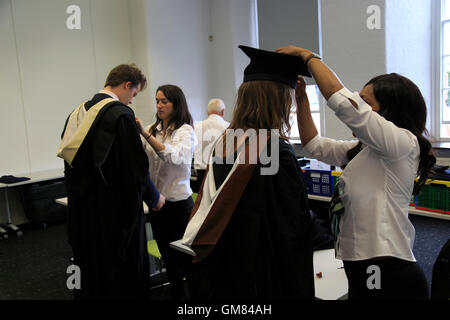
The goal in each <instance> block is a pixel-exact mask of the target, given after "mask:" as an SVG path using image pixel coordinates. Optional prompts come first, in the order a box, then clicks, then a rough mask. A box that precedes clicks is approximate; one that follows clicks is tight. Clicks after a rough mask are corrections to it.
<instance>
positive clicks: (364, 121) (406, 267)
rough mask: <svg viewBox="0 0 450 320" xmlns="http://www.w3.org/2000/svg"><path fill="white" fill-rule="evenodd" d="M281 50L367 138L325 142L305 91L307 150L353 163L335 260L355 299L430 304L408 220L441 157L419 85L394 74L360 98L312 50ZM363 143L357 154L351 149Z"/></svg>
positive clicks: (302, 113) (344, 181)
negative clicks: (434, 148) (434, 144)
mask: <svg viewBox="0 0 450 320" xmlns="http://www.w3.org/2000/svg"><path fill="white" fill-rule="evenodd" d="M277 52H280V53H285V54H291V55H293V56H297V57H301V58H302V59H303V60H304V62H305V64H306V65H307V67H308V68H309V70H310V71H311V73H312V75H313V77H314V79H315V81H316V83H317V85H318V86H319V89H320V91H321V92H322V94H323V96H324V98H325V99H326V100H327V101H328V106H329V107H330V108H331V109H333V111H334V112H335V113H336V116H337V117H338V118H339V119H340V120H341V121H342V122H344V123H345V124H346V125H347V126H348V127H349V128H350V129H351V130H352V132H353V134H354V136H355V137H357V138H358V139H359V141H360V143H358V142H357V141H336V140H333V139H330V138H327V137H320V136H319V135H318V133H317V129H316V127H315V125H314V122H313V120H312V118H311V114H310V111H309V103H308V99H307V96H306V94H305V90H304V88H303V87H302V86H298V88H297V90H296V100H297V107H298V110H297V116H298V123H299V132H300V138H301V140H302V145H303V146H304V150H305V152H306V153H307V154H308V155H309V156H311V157H313V158H316V159H319V160H321V161H324V162H327V163H330V164H335V165H339V166H342V165H344V164H346V167H345V169H344V171H343V172H342V175H341V177H340V179H339V183H338V188H337V190H340V192H339V194H340V197H333V199H335V198H336V199H337V198H340V200H341V204H342V205H343V208H344V209H343V210H342V209H340V212H341V213H340V218H339V219H336V224H335V227H336V228H335V230H336V231H338V230H340V231H339V232H336V238H337V241H336V255H337V258H338V259H341V260H343V261H344V268H345V273H346V274H347V278H348V283H349V300H353V299H371V300H373V299H426V298H427V296H428V290H427V282H426V279H425V276H424V274H423V272H422V270H421V268H420V267H419V265H418V264H417V263H416V259H415V257H414V254H413V251H412V247H413V244H414V235H415V232H414V227H413V225H412V224H411V222H410V221H409V220H408V208H409V202H410V200H411V195H412V194H413V192H414V193H417V192H418V190H419V189H420V187H421V185H422V184H423V183H425V181H426V179H427V177H428V175H429V173H430V170H431V168H432V167H433V164H434V163H435V160H436V159H435V157H434V156H433V155H432V154H431V144H430V142H429V141H428V140H427V139H426V138H425V137H424V136H423V134H424V132H425V131H426V130H425V123H426V116H427V109H426V105H425V101H424V98H423V97H422V94H421V93H420V90H419V88H418V87H417V86H416V85H415V84H414V83H413V82H412V81H411V80H409V79H407V78H405V77H403V76H400V75H398V74H395V73H391V74H385V75H380V76H377V77H375V78H373V79H371V80H370V81H369V82H368V83H367V84H366V85H365V86H364V88H363V89H362V90H361V92H360V93H359V94H358V93H357V92H350V91H349V90H348V89H347V88H345V87H344V86H343V85H342V83H341V82H340V80H339V79H338V78H337V77H336V75H335V74H334V72H333V71H332V70H331V69H329V68H328V67H327V66H326V65H325V64H324V63H323V62H322V61H321V59H320V57H318V56H317V55H316V54H314V53H312V52H311V51H309V50H306V49H302V48H297V47H294V46H288V47H283V48H280V49H278V50H277ZM299 81H300V83H304V81H303V79H299ZM300 123H301V125H300ZM361 145H363V147H362V150H361V151H360V152H359V153H357V155H356V156H355V152H352V151H354V150H355V149H356V148H359V147H360V146H361ZM352 154H353V156H354V157H353V158H351V155H352ZM416 175H418V176H419V178H418V179H417V183H416V185H415V179H416ZM333 203H335V201H333ZM341 207H342V206H341Z"/></svg>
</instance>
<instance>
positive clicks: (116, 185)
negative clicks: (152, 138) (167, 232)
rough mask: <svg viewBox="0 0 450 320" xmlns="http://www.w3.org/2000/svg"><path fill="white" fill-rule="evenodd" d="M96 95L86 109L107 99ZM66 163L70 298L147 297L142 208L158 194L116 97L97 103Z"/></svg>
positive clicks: (130, 118)
mask: <svg viewBox="0 0 450 320" xmlns="http://www.w3.org/2000/svg"><path fill="white" fill-rule="evenodd" d="M108 97H109V96H107V95H104V94H97V95H95V96H94V98H93V99H92V100H91V101H89V102H87V103H86V104H85V106H86V109H89V108H90V107H91V106H93V105H94V104H96V103H97V102H99V101H101V100H102V99H105V98H108ZM72 166H73V167H70V166H69V165H67V163H66V164H65V182H66V186H67V196H68V235H69V243H70V245H71V246H72V249H73V255H74V263H75V264H76V265H78V266H79V267H80V270H81V289H80V290H75V298H80V299H98V298H99V299H110V298H114V299H115V298H120V299H124V298H125V299H128V298H137V299H146V298H149V290H150V289H149V288H150V287H149V264H148V254H147V241H146V236H145V229H144V214H143V208H142V200H143V194H146V196H145V197H144V198H145V199H146V200H148V204H149V205H150V206H153V205H154V204H155V203H156V201H157V199H158V198H159V193H158V192H157V190H156V189H155V188H154V186H153V184H151V181H150V179H149V176H148V166H149V164H148V159H147V156H146V154H145V152H144V150H143V147H142V143H141V140H140V136H139V132H138V129H137V126H136V122H135V116H134V112H133V111H132V110H131V109H130V108H129V107H128V106H125V105H124V104H122V103H120V102H117V103H116V102H114V103H112V105H108V106H107V107H105V108H103V109H102V111H101V112H100V113H99V115H98V116H97V118H96V120H95V121H94V123H93V125H92V127H91V129H90V130H89V133H88V134H87V136H86V138H85V139H84V141H83V143H82V145H81V147H80V149H79V151H78V153H77V155H76V157H75V158H74V160H73V162H72Z"/></svg>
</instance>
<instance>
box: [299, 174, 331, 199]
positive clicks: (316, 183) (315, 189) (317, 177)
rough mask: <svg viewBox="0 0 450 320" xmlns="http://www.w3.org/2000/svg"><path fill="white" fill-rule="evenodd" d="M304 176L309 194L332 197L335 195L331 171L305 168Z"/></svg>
mask: <svg viewBox="0 0 450 320" xmlns="http://www.w3.org/2000/svg"><path fill="white" fill-rule="evenodd" d="M304 178H305V183H306V188H307V191H308V193H309V194H314V195H318V196H324V197H331V196H332V195H333V179H332V177H331V171H322V170H311V169H305V170H304Z"/></svg>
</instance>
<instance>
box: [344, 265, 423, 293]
mask: <svg viewBox="0 0 450 320" xmlns="http://www.w3.org/2000/svg"><path fill="white" fill-rule="evenodd" d="M344 268H345V274H346V275H347V279H348V299H349V300H427V299H428V285H427V280H426V278H425V275H424V273H423V271H422V269H421V268H420V266H419V265H418V264H417V263H416V262H411V261H406V260H402V259H398V258H393V257H388V258H375V259H369V260H361V261H344Z"/></svg>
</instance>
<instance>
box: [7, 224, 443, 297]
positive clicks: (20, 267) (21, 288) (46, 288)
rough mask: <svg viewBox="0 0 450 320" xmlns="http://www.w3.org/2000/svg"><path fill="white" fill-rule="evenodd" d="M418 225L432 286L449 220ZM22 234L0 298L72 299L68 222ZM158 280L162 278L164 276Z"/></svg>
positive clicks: (10, 255)
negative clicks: (69, 282) (67, 235)
mask: <svg viewBox="0 0 450 320" xmlns="http://www.w3.org/2000/svg"><path fill="white" fill-rule="evenodd" d="M410 219H411V221H412V223H413V224H414V226H415V228H416V242H415V245H414V254H415V255H416V259H417V261H418V263H419V264H420V266H421V267H422V269H423V270H424V272H425V275H426V277H427V280H428V284H429V287H431V279H432V268H433V265H434V262H435V260H436V257H437V255H438V254H439V251H440V249H441V248H442V246H443V245H444V243H445V242H446V241H447V240H448V239H449V238H450V221H449V220H438V219H433V218H427V217H420V216H411V218H410ZM23 231H24V235H23V236H22V237H18V238H15V237H11V238H9V239H7V240H3V241H0V300H5V299H6V300H23V299H25V300H71V299H73V294H72V292H71V291H70V290H68V289H67V287H66V280H67V277H68V276H69V275H68V274H67V273H66V270H67V267H68V266H69V264H70V260H69V259H70V257H71V249H70V247H69V245H68V243H67V240H66V225H65V224H53V225H48V226H47V228H46V229H42V228H36V227H33V226H24V227H23ZM155 281H156V282H160V281H163V280H161V277H158V278H155ZM167 291H168V290H167V287H164V286H162V287H159V288H157V289H155V290H154V291H153V299H155V300H164V299H165V295H166V294H167Z"/></svg>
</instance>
